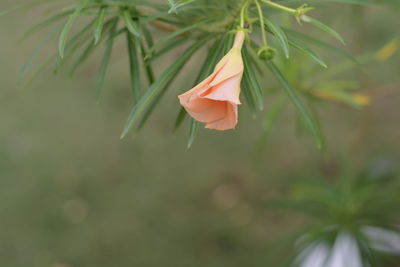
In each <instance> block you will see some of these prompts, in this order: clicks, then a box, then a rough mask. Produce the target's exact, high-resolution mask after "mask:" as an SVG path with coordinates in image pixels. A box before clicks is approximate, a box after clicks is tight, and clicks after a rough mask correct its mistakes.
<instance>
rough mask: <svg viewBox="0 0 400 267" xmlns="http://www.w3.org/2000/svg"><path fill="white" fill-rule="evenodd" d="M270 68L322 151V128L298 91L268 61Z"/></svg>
mask: <svg viewBox="0 0 400 267" xmlns="http://www.w3.org/2000/svg"><path fill="white" fill-rule="evenodd" d="M266 64H267V66H268V68H269V69H270V70H271V72H272V74H274V76H275V77H276V78H277V79H278V81H279V82H280V83H281V85H282V86H283V89H284V90H285V92H286V93H287V95H288V96H289V98H290V100H291V101H292V103H293V104H294V106H295V107H296V108H297V110H298V111H299V112H300V114H301V116H302V117H303V119H304V121H305V123H306V124H307V126H308V127H309V128H310V130H311V132H312V133H313V135H314V136H315V139H316V142H317V146H318V148H320V149H322V148H323V146H324V138H323V135H322V133H321V131H320V128H319V127H318V125H317V122H316V120H315V118H314V117H313V116H312V113H311V111H310V110H309V109H308V108H307V106H306V105H305V104H304V102H303V100H302V99H301V97H300V96H299V94H298V93H297V91H296V90H295V89H294V88H293V87H292V86H291V85H290V84H289V82H288V81H287V80H286V78H285V77H284V76H283V74H282V73H281V71H280V70H279V68H278V67H277V66H276V65H275V64H274V63H273V62H272V61H266Z"/></svg>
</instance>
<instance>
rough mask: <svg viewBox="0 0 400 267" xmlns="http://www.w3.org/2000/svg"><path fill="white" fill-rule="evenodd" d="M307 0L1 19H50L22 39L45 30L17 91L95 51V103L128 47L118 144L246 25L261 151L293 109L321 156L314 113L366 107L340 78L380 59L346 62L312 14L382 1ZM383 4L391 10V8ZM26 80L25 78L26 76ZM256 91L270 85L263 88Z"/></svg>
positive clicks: (90, 8) (166, 5)
mask: <svg viewBox="0 0 400 267" xmlns="http://www.w3.org/2000/svg"><path fill="white" fill-rule="evenodd" d="M306 2H308V3H309V5H307V4H304V1H297V0H283V1H270V0H218V1H214V0H180V1H175V0H166V1H155V0H154V1H139V0H79V1H68V0H33V1H29V2H27V3H22V4H21V5H19V6H16V7H12V8H11V9H9V10H5V11H3V12H1V13H0V15H5V14H8V13H10V12H11V11H17V10H29V9H31V8H33V7H36V6H44V7H46V10H47V11H48V12H46V14H48V15H47V17H46V18H45V19H44V20H43V21H41V22H39V23H38V24H36V25H34V26H33V27H31V28H30V29H29V30H27V32H26V33H25V34H23V37H22V38H23V39H25V38H28V37H29V36H30V35H33V34H35V33H37V32H38V31H40V30H42V29H44V28H46V31H48V32H49V33H48V36H47V37H46V38H44V40H42V42H41V43H39V44H38V46H37V48H36V49H35V51H34V52H33V54H32V56H31V57H30V58H29V59H28V60H27V61H26V63H25V64H24V65H23V67H22V68H21V72H20V74H19V82H20V83H21V84H24V83H28V82H29V81H31V80H32V77H34V76H35V75H38V74H40V73H41V72H42V71H44V70H48V69H49V68H52V70H53V72H54V73H58V72H60V71H66V72H68V73H69V74H70V75H74V74H75V73H77V72H79V68H80V67H81V66H82V65H83V64H84V63H85V62H86V61H87V60H88V59H89V58H90V57H91V56H92V55H93V54H94V52H95V51H96V50H101V51H102V54H103V55H102V60H101V63H100V66H99V71H98V76H97V78H96V83H95V87H96V91H97V99H98V100H100V98H101V96H102V92H103V87H104V81H105V79H106V75H107V72H109V71H110V68H109V65H110V60H112V51H113V49H114V47H115V46H116V42H119V41H123V42H126V43H127V45H126V47H127V50H126V57H127V59H128V60H129V66H130V68H129V70H127V71H129V73H130V76H131V81H130V82H131V92H130V94H131V95H132V105H133V108H132V112H131V114H130V116H129V118H128V120H127V123H126V125H125V127H124V130H123V133H122V137H124V136H126V135H127V134H129V132H130V131H131V130H132V129H134V131H138V130H140V129H142V128H143V126H144V125H145V124H146V122H147V120H148V119H149V118H150V116H151V114H152V112H153V111H154V109H155V108H156V107H157V105H158V103H160V101H162V98H163V97H164V96H165V95H166V92H167V90H168V88H169V87H170V85H171V84H172V83H173V82H174V80H175V78H176V77H177V76H178V75H179V73H180V71H181V70H182V69H183V67H184V66H185V64H186V63H187V62H188V61H189V60H190V59H191V58H192V57H194V56H195V54H196V53H198V52H199V51H200V50H204V49H206V50H207V56H206V58H205V60H204V62H203V63H202V66H201V67H200V69H199V70H196V71H197V72H198V74H197V76H196V77H194V79H193V83H197V82H199V81H200V80H202V79H203V78H205V77H206V76H207V75H208V74H210V72H211V71H212V70H213V68H214V66H215V64H216V62H217V61H218V60H219V59H220V58H221V57H222V56H223V54H224V53H226V52H227V51H228V49H229V48H230V46H231V43H232V39H233V33H234V31H235V29H237V27H245V28H246V29H247V32H248V38H247V41H246V45H245V48H244V51H243V57H244V63H245V74H244V79H243V85H242V90H243V91H242V95H243V98H244V100H245V103H246V105H247V107H248V108H249V109H250V110H251V112H252V113H253V114H254V115H257V114H260V113H261V112H264V113H265V123H264V125H263V130H262V136H261V139H260V140H262V142H261V143H264V142H265V140H266V137H267V136H268V133H269V132H270V130H271V129H272V127H273V123H274V121H275V120H276V119H277V118H278V115H279V114H280V113H281V111H282V110H284V109H285V108H286V107H287V105H289V104H291V105H294V107H295V108H296V110H297V114H298V115H297V118H298V121H299V123H300V124H302V125H304V126H305V127H306V128H308V129H309V130H310V131H311V133H312V134H313V135H314V137H315V139H316V143H317V145H318V147H320V148H322V147H323V146H324V135H323V133H322V128H321V123H320V122H319V120H318V115H317V111H316V110H317V109H316V108H315V107H314V106H315V105H318V103H321V102H326V101H330V102H339V103H344V104H347V105H349V106H351V107H354V108H362V107H363V106H365V105H367V104H368V103H369V101H370V100H369V98H368V96H366V95H363V94H360V93H357V92H356V91H357V90H358V89H360V86H359V84H358V83H357V81H355V80H353V79H343V78H341V76H340V74H342V73H345V72H346V71H348V70H349V69H352V68H354V67H355V66H360V65H362V64H365V63H368V62H371V61H374V60H377V59H379V58H377V57H376V53H374V52H372V53H370V54H368V55H360V56H352V55H350V54H349V53H348V52H346V51H345V49H344V44H345V40H344V39H343V38H342V37H341V36H340V34H339V33H338V32H336V31H335V30H334V29H332V28H331V27H329V26H328V25H326V24H324V23H322V22H321V21H319V20H317V19H316V18H314V16H313V10H314V9H315V7H318V8H321V9H322V8H324V4H326V3H341V4H359V5H375V4H382V3H383V2H384V1H374V0H323V1H306ZM387 2H388V4H392V5H393V6H398V2H397V1H394V0H393V1H390V0H389V1H387ZM314 4H315V5H316V6H315V7H314V6H312V5H314ZM313 27H314V28H316V29H318V30H320V31H321V32H325V33H326V34H327V36H331V37H332V38H331V39H330V41H329V42H327V41H326V39H325V38H324V39H319V37H315V35H314V36H313V35H312V32H313V31H314V29H313ZM55 39H57V40H58V49H57V50H54V53H53V54H49V53H48V52H47V51H48V49H49V48H48V46H49V44H50V43H51V41H52V40H55ZM384 49H385V48H384ZM175 50H178V51H180V53H181V55H180V56H179V57H178V58H176V59H174V60H172V61H171V63H170V66H169V67H168V68H166V69H165V70H164V71H163V72H161V73H160V74H159V75H156V74H155V71H154V69H153V66H154V65H155V64H157V61H158V60H159V59H160V58H162V56H164V55H168V54H169V53H171V52H172V51H175ZM45 51H46V52H45ZM321 52H323V53H331V54H335V55H336V56H337V57H340V58H342V60H343V62H334V63H332V64H331V63H330V62H327V61H326V60H325V59H324V58H323V57H322V56H321V55H320V53H321ZM41 53H45V54H48V58H47V59H46V60H44V62H43V63H42V64H41V65H40V64H39V65H38V64H36V60H37V58H38V57H39V55H40V54H41ZM193 71H195V70H193ZM31 73H32V74H31ZM28 74H31V75H32V76H31V77H27V75H28ZM273 76H274V77H275V81H274V82H272V81H273V79H272V78H271V77H273ZM266 77H267V78H266ZM266 79H268V83H266V82H265V80H266ZM128 82H129V81H127V83H128ZM264 84H270V85H271V86H270V87H264V86H263V85H264ZM187 89H188V88H186V89H185V88H183V89H182V90H181V92H183V91H185V90H187ZM170 97H175V96H173V95H171V96H170ZM265 99H268V100H270V99H272V103H270V104H269V105H268V106H266V104H265V103H264V101H265ZM177 106H178V105H177ZM185 117H186V112H185V111H184V109H180V111H179V112H178V115H177V118H176V120H175V125H174V130H177V129H178V128H179V127H180V126H181V124H182V123H183V122H184V120H185ZM171 125H172V124H171ZM197 129H198V123H197V122H196V121H194V120H190V122H189V146H191V144H192V143H193V140H194V138H195V135H196V132H197Z"/></svg>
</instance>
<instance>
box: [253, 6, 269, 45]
mask: <svg viewBox="0 0 400 267" xmlns="http://www.w3.org/2000/svg"><path fill="white" fill-rule="evenodd" d="M255 3H256V6H257V10H258V16H259V17H260V24H261V36H262V40H263V45H264V46H268V42H267V32H266V31H265V23H264V14H263V11H262V8H261V6H260V3H259V2H258V0H255Z"/></svg>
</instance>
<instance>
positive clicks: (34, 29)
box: [19, 10, 73, 41]
mask: <svg viewBox="0 0 400 267" xmlns="http://www.w3.org/2000/svg"><path fill="white" fill-rule="evenodd" d="M72 12H73V10H68V11H64V12H61V13H59V14H56V15H54V16H51V17H50V18H47V19H45V20H43V21H42V22H40V23H38V24H36V25H34V26H32V27H31V28H29V29H28V30H27V31H26V32H24V34H23V35H22V36H21V38H20V39H19V40H20V41H23V40H25V39H26V38H27V37H28V36H30V35H31V34H33V33H35V32H37V31H39V30H40V29H42V28H44V27H46V26H48V25H50V24H52V23H53V22H56V21H58V20H60V19H62V18H64V17H65V16H68V15H70V14H71V13H72Z"/></svg>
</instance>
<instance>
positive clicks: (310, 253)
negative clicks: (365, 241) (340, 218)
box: [296, 232, 363, 267]
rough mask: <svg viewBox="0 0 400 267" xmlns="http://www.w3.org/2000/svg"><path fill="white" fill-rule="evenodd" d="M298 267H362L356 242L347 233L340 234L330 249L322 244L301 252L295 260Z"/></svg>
mask: <svg viewBox="0 0 400 267" xmlns="http://www.w3.org/2000/svg"><path fill="white" fill-rule="evenodd" d="M296 266H300V267H349V266H351V267H363V264H362V259H361V256H360V251H359V247H358V244H357V241H356V240H355V239H354V238H353V237H352V236H351V235H350V234H348V233H345V232H342V233H340V234H339V235H338V236H337V238H336V240H335V243H334V245H333V247H332V249H329V246H328V245H327V244H325V243H324V242H320V243H317V244H313V245H311V246H309V247H308V248H306V249H305V250H303V252H302V253H300V255H299V257H298V258H297V259H296Z"/></svg>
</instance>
